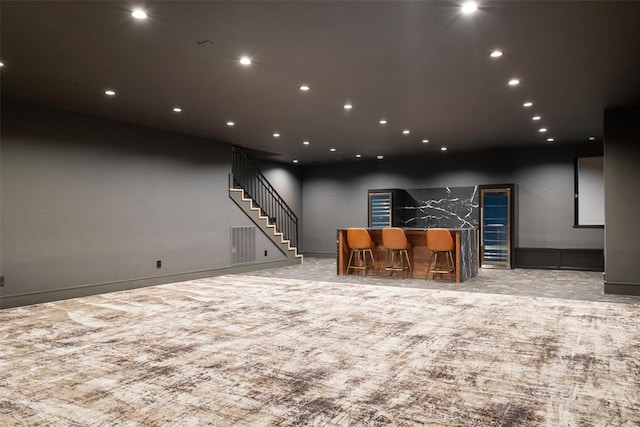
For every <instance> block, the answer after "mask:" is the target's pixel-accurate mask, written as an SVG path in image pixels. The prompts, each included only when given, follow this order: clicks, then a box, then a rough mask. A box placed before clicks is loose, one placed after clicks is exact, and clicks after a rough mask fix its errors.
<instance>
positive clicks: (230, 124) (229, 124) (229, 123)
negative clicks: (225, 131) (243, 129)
mask: <svg viewBox="0 0 640 427" xmlns="http://www.w3.org/2000/svg"><path fill="white" fill-rule="evenodd" d="M235 125H236V124H235V123H234V122H227V126H235Z"/></svg>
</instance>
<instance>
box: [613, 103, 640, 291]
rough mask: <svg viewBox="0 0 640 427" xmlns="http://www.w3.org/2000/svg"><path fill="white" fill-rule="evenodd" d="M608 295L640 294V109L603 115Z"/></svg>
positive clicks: (616, 111) (615, 111)
mask: <svg viewBox="0 0 640 427" xmlns="http://www.w3.org/2000/svg"><path fill="white" fill-rule="evenodd" d="M604 131H605V144H604V154H605V156H604V188H605V189H604V194H605V196H604V197H605V212H604V215H605V272H606V277H605V292H607V293H624V294H634V295H640V227H638V218H640V213H639V212H640V172H639V170H638V168H639V166H640V163H639V160H640V108H635V109H623V110H608V111H606V112H605V116H604Z"/></svg>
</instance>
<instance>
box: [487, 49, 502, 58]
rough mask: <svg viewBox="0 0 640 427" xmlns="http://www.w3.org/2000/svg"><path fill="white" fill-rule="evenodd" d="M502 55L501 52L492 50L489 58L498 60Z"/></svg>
mask: <svg viewBox="0 0 640 427" xmlns="http://www.w3.org/2000/svg"><path fill="white" fill-rule="evenodd" d="M502 55H503V54H502V51H501V50H494V51H493V52H491V54H490V55H489V56H491V57H492V58H500V57H501V56H502Z"/></svg>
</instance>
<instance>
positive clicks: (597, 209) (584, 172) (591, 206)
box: [574, 156, 604, 227]
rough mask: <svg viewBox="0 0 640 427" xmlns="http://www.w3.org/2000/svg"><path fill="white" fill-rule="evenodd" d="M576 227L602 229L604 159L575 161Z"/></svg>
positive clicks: (583, 158) (579, 159) (586, 158)
mask: <svg viewBox="0 0 640 427" xmlns="http://www.w3.org/2000/svg"><path fill="white" fill-rule="evenodd" d="M574 197H575V223H574V226H576V227H604V157H602V156H598V157H578V158H577V159H576V161H575V195H574Z"/></svg>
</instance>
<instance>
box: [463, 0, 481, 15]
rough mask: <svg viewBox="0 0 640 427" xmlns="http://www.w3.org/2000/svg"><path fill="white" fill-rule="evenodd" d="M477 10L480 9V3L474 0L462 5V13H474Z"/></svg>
mask: <svg viewBox="0 0 640 427" xmlns="http://www.w3.org/2000/svg"><path fill="white" fill-rule="evenodd" d="M476 10H478V3H476V2H474V1H468V2H465V3H464V4H463V5H462V13H467V14H468V13H473V12H475V11H476Z"/></svg>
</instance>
